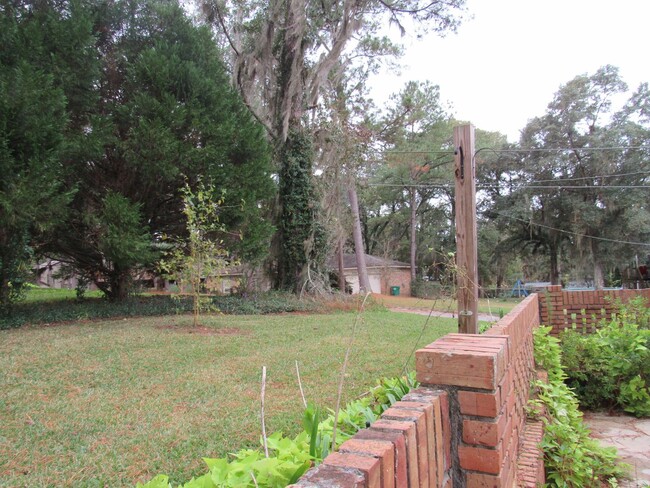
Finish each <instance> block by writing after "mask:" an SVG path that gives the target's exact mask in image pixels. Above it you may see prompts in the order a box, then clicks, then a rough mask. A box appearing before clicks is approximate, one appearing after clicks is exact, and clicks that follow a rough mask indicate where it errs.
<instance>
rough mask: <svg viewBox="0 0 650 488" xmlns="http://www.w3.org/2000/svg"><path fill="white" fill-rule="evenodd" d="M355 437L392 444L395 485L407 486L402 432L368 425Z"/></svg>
mask: <svg viewBox="0 0 650 488" xmlns="http://www.w3.org/2000/svg"><path fill="white" fill-rule="evenodd" d="M354 438H355V439H370V440H377V441H386V442H390V443H392V444H393V447H394V450H395V451H394V452H395V466H394V470H393V471H394V473H395V486H396V487H397V488H399V487H400V486H407V484H408V473H407V464H408V463H407V457H406V438H405V437H404V435H403V434H402V432H398V431H381V430H377V429H374V428H373V427H370V428H369V429H363V430H360V431H359V432H357V433H356V434H355V436H354Z"/></svg>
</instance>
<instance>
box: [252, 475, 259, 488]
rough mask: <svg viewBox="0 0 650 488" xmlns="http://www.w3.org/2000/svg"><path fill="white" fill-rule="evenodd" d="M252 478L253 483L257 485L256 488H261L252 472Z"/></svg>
mask: <svg viewBox="0 0 650 488" xmlns="http://www.w3.org/2000/svg"><path fill="white" fill-rule="evenodd" d="M251 478H253V483H255V487H256V488H260V485H258V484H257V480H256V479H255V475H254V474H253V472H252V471H251Z"/></svg>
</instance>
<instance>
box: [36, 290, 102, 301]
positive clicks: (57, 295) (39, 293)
mask: <svg viewBox="0 0 650 488" xmlns="http://www.w3.org/2000/svg"><path fill="white" fill-rule="evenodd" d="M85 296H86V297H87V298H99V297H102V296H103V295H102V292H101V291H99V290H93V291H87V292H86V294H85ZM76 298H77V292H76V291H75V290H74V288H72V289H70V288H30V289H29V290H27V293H26V294H25V302H27V303H30V302H53V301H60V300H75V299H76Z"/></svg>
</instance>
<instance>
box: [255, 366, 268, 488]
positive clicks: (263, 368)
mask: <svg viewBox="0 0 650 488" xmlns="http://www.w3.org/2000/svg"><path fill="white" fill-rule="evenodd" d="M265 393H266V366H262V398H261V402H262V414H261V420H262V441H263V442H264V455H265V456H266V457H269V446H268V444H267V442H266V423H265V422H264V394H265ZM256 484H257V483H256Z"/></svg>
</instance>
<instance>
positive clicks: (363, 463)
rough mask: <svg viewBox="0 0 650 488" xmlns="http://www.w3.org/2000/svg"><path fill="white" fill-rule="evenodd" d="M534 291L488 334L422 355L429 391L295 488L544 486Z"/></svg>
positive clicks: (419, 361)
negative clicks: (534, 412)
mask: <svg viewBox="0 0 650 488" xmlns="http://www.w3.org/2000/svg"><path fill="white" fill-rule="evenodd" d="M537 325H539V306H538V299H537V295H531V296H530V297H528V298H527V299H526V300H524V301H523V302H521V303H520V304H519V305H518V306H517V307H516V308H515V309H513V311H512V312H510V313H509V314H508V315H506V316H505V317H503V319H501V320H500V321H499V322H497V323H496V324H495V325H494V326H493V327H492V328H491V329H489V330H488V331H487V332H486V333H485V334H483V335H473V334H448V335H447V336H445V337H443V338H441V339H438V340H437V341H435V342H434V343H432V344H430V345H429V346H427V347H425V348H423V349H420V350H419V351H417V352H416V371H417V378H418V381H420V383H422V386H421V387H420V388H419V389H417V390H415V391H413V392H411V393H409V394H408V395H406V396H405V397H404V398H403V400H402V401H400V402H398V403H396V404H395V405H393V406H392V407H391V408H390V409H388V410H387V411H386V412H384V414H383V415H382V417H381V419H380V420H379V421H377V422H375V423H374V424H372V426H371V427H370V428H369V429H365V430H363V431H361V432H359V433H358V434H357V435H355V436H354V437H353V438H352V439H351V440H349V441H347V442H345V443H344V444H343V445H342V446H341V449H340V450H339V452H337V453H334V454H331V455H330V456H328V457H327V459H325V460H324V462H323V464H321V465H320V466H319V467H317V468H315V469H312V470H310V471H309V472H308V473H307V474H306V475H305V476H303V478H301V479H300V481H299V482H298V483H297V484H296V485H293V486H295V487H300V488H307V487H309V488H315V487H323V488H325V487H330V488H331V487H339V488H357V487H358V488H389V487H390V488H393V487H395V488H407V487H408V488H416V487H417V488H424V487H427V488H429V487H431V488H433V487H436V488H438V487H444V488H447V487H451V486H454V487H477V488H478V487H504V488H505V487H512V486H524V487H534V486H536V485H537V484H543V482H544V470H543V460H542V453H541V451H540V450H539V448H538V447H537V445H538V444H539V441H540V440H541V433H542V427H541V424H540V423H532V422H528V421H527V420H526V414H525V406H526V403H527V402H528V395H529V391H530V382H531V380H532V379H533V376H534V375H535V374H536V373H535V368H534V359H533V336H532V329H533V327H535V326H537Z"/></svg>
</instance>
